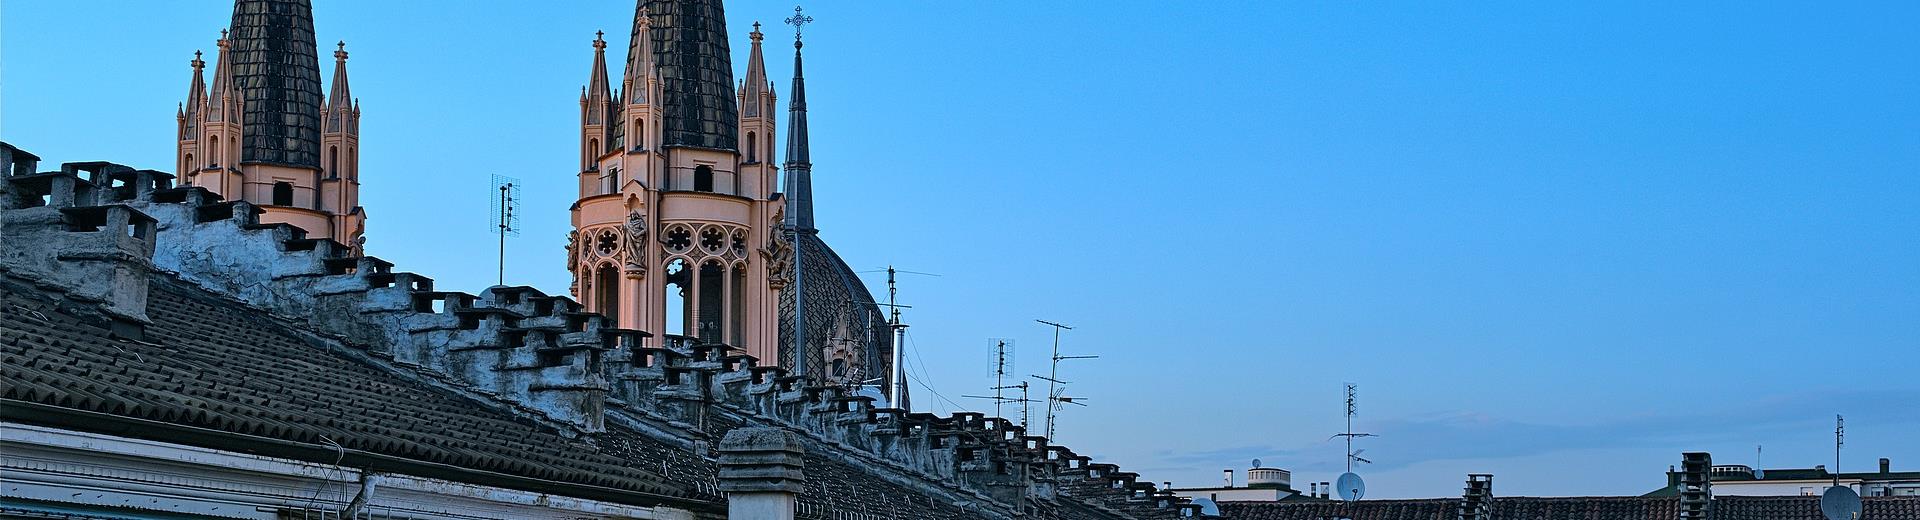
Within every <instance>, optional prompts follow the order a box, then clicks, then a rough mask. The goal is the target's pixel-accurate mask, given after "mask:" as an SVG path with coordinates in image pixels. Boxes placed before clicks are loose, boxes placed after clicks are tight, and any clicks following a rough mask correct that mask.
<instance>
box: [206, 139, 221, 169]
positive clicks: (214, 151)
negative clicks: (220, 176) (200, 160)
mask: <svg viewBox="0 0 1920 520" xmlns="http://www.w3.org/2000/svg"><path fill="white" fill-rule="evenodd" d="M208 141H210V142H209V143H207V157H211V158H213V162H212V163H209V164H207V166H219V165H220V136H218V135H215V136H213V139H209V140H208Z"/></svg>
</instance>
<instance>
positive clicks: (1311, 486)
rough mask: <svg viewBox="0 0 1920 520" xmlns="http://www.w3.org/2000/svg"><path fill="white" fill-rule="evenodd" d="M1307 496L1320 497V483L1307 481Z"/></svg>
mask: <svg viewBox="0 0 1920 520" xmlns="http://www.w3.org/2000/svg"><path fill="white" fill-rule="evenodd" d="M1307 496H1310V497H1313V498H1320V483H1319V482H1308V483H1307Z"/></svg>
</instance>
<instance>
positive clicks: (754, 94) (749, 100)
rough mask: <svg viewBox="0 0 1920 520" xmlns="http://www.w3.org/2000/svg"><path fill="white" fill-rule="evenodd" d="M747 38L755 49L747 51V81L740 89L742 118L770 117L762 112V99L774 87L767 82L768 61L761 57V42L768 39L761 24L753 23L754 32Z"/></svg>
mask: <svg viewBox="0 0 1920 520" xmlns="http://www.w3.org/2000/svg"><path fill="white" fill-rule="evenodd" d="M747 37H748V39H750V40H752V41H753V48H752V49H751V50H749V51H747V79H746V81H745V82H744V84H743V85H741V87H740V99H741V100H742V103H741V104H740V117H741V118H743V119H744V118H752V117H760V116H763V115H769V114H764V113H762V112H761V109H762V107H761V106H760V98H761V95H762V94H763V93H765V92H766V91H767V89H768V88H769V87H771V86H772V84H771V83H768V82H767V63H766V59H764V58H762V57H761V55H760V40H761V39H763V38H765V37H766V35H764V34H761V33H760V22H753V32H751V33H747Z"/></svg>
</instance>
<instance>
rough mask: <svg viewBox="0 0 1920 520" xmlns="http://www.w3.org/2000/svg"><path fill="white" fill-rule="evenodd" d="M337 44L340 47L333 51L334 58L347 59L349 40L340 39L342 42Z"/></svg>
mask: <svg viewBox="0 0 1920 520" xmlns="http://www.w3.org/2000/svg"><path fill="white" fill-rule="evenodd" d="M336 45H338V47H337V48H335V49H334V51H333V59H336V60H340V61H347V41H346V40H340V43H338V44H336Z"/></svg>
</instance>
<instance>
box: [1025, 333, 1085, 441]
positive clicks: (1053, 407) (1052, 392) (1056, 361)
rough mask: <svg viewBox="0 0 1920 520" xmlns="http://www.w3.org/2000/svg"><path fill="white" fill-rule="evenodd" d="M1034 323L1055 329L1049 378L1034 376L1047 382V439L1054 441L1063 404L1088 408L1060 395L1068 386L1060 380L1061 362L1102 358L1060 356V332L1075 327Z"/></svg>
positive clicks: (1071, 398)
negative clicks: (1057, 414) (1065, 386)
mask: <svg viewBox="0 0 1920 520" xmlns="http://www.w3.org/2000/svg"><path fill="white" fill-rule="evenodd" d="M1033 321H1037V322H1040V323H1041V324H1042V325H1046V326H1049V327H1053V366H1052V368H1049V369H1048V372H1047V377H1040V376H1033V377H1036V378H1039V379H1045V380H1046V381H1047V438H1048V439H1052V438H1053V418H1054V415H1055V412H1057V411H1059V410H1060V404H1061V403H1073V404H1077V405H1080V406H1086V403H1081V402H1076V401H1075V399H1077V398H1073V397H1063V396H1061V395H1060V390H1061V388H1060V386H1061V385H1065V384H1067V382H1066V381H1061V380H1060V361H1061V360H1065V359H1093V358H1097V357H1100V356H1062V355H1060V331H1062V330H1073V327H1069V326H1067V325H1066V324H1063V323H1057V322H1051V321H1047V320H1033Z"/></svg>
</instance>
